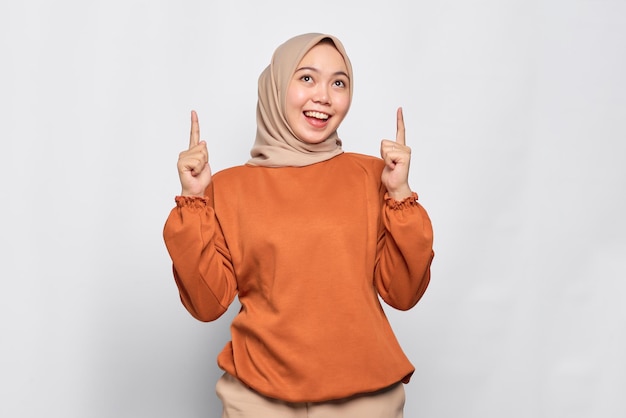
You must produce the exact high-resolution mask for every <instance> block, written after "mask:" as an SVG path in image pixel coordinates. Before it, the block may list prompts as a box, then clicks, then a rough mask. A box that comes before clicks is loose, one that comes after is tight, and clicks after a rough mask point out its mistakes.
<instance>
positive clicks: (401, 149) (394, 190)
mask: <svg viewBox="0 0 626 418" xmlns="http://www.w3.org/2000/svg"><path fill="white" fill-rule="evenodd" d="M396 117H397V122H396V123H397V132H396V140H395V141H391V140H389V139H383V140H382V141H381V143H380V156H381V157H382V159H383V160H384V161H385V168H384V169H383V174H382V177H381V179H382V182H383V184H384V185H385V187H386V188H387V193H388V194H389V197H391V198H392V199H395V200H398V201H400V200H403V199H405V198H407V197H409V196H411V193H412V192H411V188H410V187H409V166H410V165H411V148H409V147H407V146H406V141H405V136H404V118H403V115H402V108H401V107H399V108H398V111H397V113H396Z"/></svg>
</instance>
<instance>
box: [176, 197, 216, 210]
mask: <svg viewBox="0 0 626 418" xmlns="http://www.w3.org/2000/svg"><path fill="white" fill-rule="evenodd" d="M174 200H175V201H176V207H178V208H189V209H205V208H206V207H208V206H209V199H208V198H207V197H206V196H202V197H201V196H176V198H175V199H174Z"/></svg>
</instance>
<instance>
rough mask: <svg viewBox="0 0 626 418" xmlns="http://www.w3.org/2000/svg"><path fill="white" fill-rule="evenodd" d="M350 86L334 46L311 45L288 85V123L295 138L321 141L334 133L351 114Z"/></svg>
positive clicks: (341, 59)
mask: <svg viewBox="0 0 626 418" xmlns="http://www.w3.org/2000/svg"><path fill="white" fill-rule="evenodd" d="M350 88H351V86H350V79H349V78H348V69H347V68H346V64H345V62H344V60H343V57H342V56H341V54H340V53H339V51H337V49H335V47H334V45H332V44H330V43H320V44H317V45H316V46H314V47H313V48H311V50H310V51H309V52H307V53H306V55H305V56H304V57H303V58H302V61H300V64H299V65H298V66H297V67H296V71H295V73H294V74H293V77H292V79H291V81H290V82H289V87H288V88H287V98H286V102H285V107H286V117H287V123H289V126H290V127H291V129H292V130H293V132H294V134H295V135H296V137H297V138H298V139H299V140H300V141H302V142H305V143H307V144H319V143H321V142H323V141H324V140H325V139H326V138H328V137H329V136H330V135H331V134H332V133H333V132H335V130H337V128H338V127H339V125H340V124H341V121H342V120H343V118H344V117H345V116H346V113H348V108H349V107H350Z"/></svg>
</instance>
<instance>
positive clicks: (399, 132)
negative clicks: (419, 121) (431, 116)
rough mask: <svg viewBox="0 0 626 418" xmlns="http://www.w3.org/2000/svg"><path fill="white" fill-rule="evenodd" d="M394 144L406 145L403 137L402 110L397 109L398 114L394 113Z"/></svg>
mask: <svg viewBox="0 0 626 418" xmlns="http://www.w3.org/2000/svg"><path fill="white" fill-rule="evenodd" d="M396 129H397V131H396V143H398V144H401V145H406V140H405V137H404V117H403V115H402V108H401V107H399V108H398V112H397V113H396Z"/></svg>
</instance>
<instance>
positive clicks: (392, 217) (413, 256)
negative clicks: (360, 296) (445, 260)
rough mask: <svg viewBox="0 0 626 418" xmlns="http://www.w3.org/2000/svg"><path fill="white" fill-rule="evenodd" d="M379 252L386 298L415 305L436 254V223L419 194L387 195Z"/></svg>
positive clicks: (379, 284)
mask: <svg viewBox="0 0 626 418" xmlns="http://www.w3.org/2000/svg"><path fill="white" fill-rule="evenodd" d="M377 256H378V260H377V263H376V271H375V283H376V288H377V290H378V292H379V294H380V295H381V297H382V298H383V300H384V301H385V302H386V303H388V304H389V305H390V306H393V307H394V308H396V309H401V310H407V309H410V308H412V307H413V306H415V304H416V303H417V302H418V301H419V300H420V298H421V297H422V295H423V294H424V292H425V291H426V288H427V287H428V284H429V281H430V265H431V262H432V260H433V257H434V252H433V229H432V224H431V222H430V219H429V217H428V214H427V213H426V211H425V210H424V208H423V207H422V206H421V205H420V204H419V203H418V202H417V194H415V193H413V195H412V196H410V197H408V198H406V199H404V200H402V201H400V202H398V201H395V200H393V199H391V198H390V197H388V196H385V198H384V203H383V208H382V225H381V230H380V235H379V240H378V249H377Z"/></svg>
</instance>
